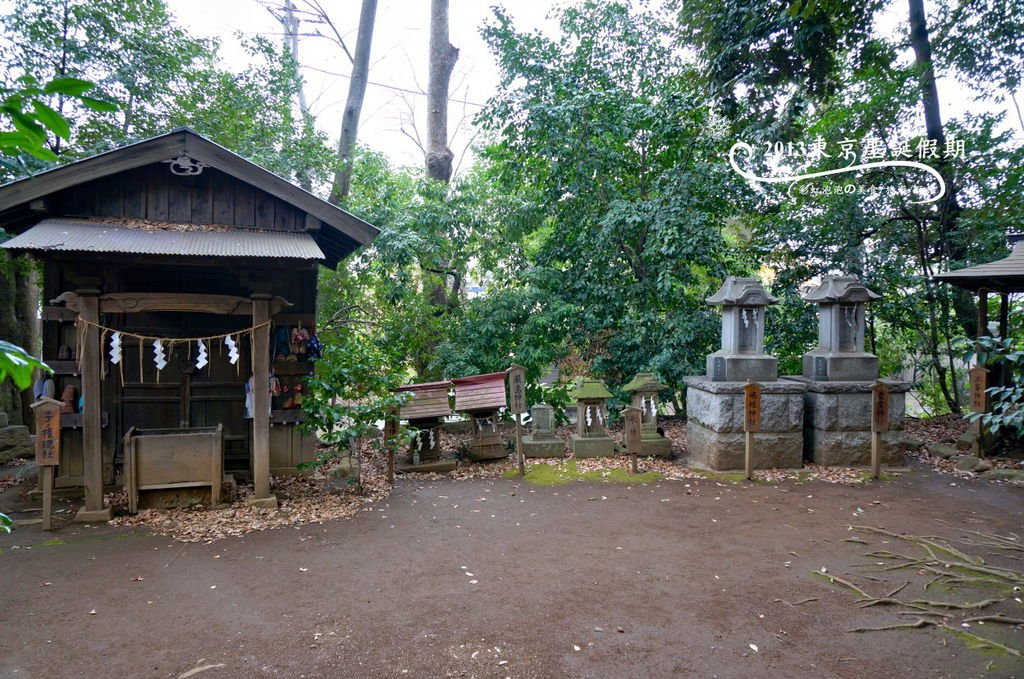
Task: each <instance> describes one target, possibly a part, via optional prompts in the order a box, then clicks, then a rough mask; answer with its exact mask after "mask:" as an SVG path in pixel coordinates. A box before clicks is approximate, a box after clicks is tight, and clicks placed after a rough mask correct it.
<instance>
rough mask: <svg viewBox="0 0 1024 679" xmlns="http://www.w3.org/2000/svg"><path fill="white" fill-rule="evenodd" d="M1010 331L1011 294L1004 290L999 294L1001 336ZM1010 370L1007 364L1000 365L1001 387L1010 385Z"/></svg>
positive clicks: (1006, 334)
mask: <svg viewBox="0 0 1024 679" xmlns="http://www.w3.org/2000/svg"><path fill="white" fill-rule="evenodd" d="M1009 333H1010V294H1009V293H1007V292H1004V293H1002V294H1000V295H999V337H1000V339H1006V338H1007V337H1008V336H1009ZM1009 375H1010V371H1009V370H1008V369H1007V366H1006V365H1005V364H1002V363H1001V364H1000V365H999V376H998V380H999V381H998V382H996V384H997V385H998V386H1000V387H1006V386H1009V383H1010V380H1009Z"/></svg>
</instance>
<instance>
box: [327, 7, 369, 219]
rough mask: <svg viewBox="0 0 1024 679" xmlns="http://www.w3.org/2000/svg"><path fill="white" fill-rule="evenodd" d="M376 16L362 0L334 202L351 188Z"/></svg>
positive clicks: (343, 122)
mask: <svg viewBox="0 0 1024 679" xmlns="http://www.w3.org/2000/svg"><path fill="white" fill-rule="evenodd" d="M376 18H377V0H363V6H362V9H361V10H360V12H359V35H358V37H357V38H356V53H355V55H354V56H353V58H352V80H351V81H350V82H349V86H348V99H347V100H346V101H345V111H344V113H343V114H342V117H341V138H340V139H339V140H338V162H339V165H340V167H339V168H338V171H337V172H336V173H335V174H334V185H333V186H332V187H331V196H330V201H331V202H332V203H334V204H336V205H340V204H341V203H344V202H345V200H346V199H347V198H348V194H349V191H350V190H351V188H352V163H353V158H354V155H355V148H356V139H357V135H358V132H359V114H360V113H361V112H362V110H363V97H364V96H365V95H366V82H367V79H368V77H369V73H370V45H371V43H372V41H373V24H374V21H376Z"/></svg>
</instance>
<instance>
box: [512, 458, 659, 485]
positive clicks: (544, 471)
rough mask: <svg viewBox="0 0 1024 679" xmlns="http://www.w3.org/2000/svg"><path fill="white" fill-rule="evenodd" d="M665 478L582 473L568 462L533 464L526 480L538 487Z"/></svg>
mask: <svg viewBox="0 0 1024 679" xmlns="http://www.w3.org/2000/svg"><path fill="white" fill-rule="evenodd" d="M518 477H519V473H518V472H517V471H516V470H514V469H511V470H509V471H507V472H505V478H507V479H514V478H518ZM662 478H664V477H663V475H662V474H659V473H658V472H644V473H642V474H631V473H630V472H629V470H628V469H625V468H623V467H615V468H613V469H593V470H591V471H586V472H581V471H580V468H579V466H578V465H577V464H576V460H566V461H565V462H559V463H558V464H532V465H528V466H527V467H526V476H525V477H524V480H525V481H527V482H528V483H532V484H534V485H537V486H561V485H564V484H567V483H573V482H575V481H604V482H610V483H652V482H654V481H660V480H661V479H662Z"/></svg>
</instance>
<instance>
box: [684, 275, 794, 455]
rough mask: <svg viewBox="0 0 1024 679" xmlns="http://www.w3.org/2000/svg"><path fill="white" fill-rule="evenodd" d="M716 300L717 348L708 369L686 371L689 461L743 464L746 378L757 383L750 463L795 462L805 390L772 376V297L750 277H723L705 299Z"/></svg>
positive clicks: (775, 364) (774, 362) (775, 374)
mask: <svg viewBox="0 0 1024 679" xmlns="http://www.w3.org/2000/svg"><path fill="white" fill-rule="evenodd" d="M706 301H707V303H708V304H713V305H720V306H722V348H721V349H719V350H718V351H716V352H715V353H713V354H710V355H709V356H708V358H707V375H703V376H694V377H687V378H685V380H684V381H685V382H686V385H687V390H686V412H687V420H686V436H687V448H688V449H689V451H690V464H691V465H692V466H694V467H698V468H704V469H713V470H716V471H720V470H725V469H742V468H743V460H744V452H745V441H744V439H745V437H744V432H743V423H744V392H743V388H744V386H745V385H746V382H747V380H748V379H749V380H754V381H756V382H759V383H761V399H762V400H761V404H762V405H761V407H762V410H761V429H760V431H758V432H757V433H756V434H754V446H753V451H752V465H753V467H754V468H755V469H770V468H774V467H779V468H794V467H800V466H801V465H802V461H803V409H804V401H803V394H804V391H805V390H806V387H805V386H804V385H803V384H800V383H798V382H789V381H784V380H783V381H780V380H779V379H778V361H777V359H776V358H775V357H774V356H768V355H767V354H765V353H764V318H765V314H764V312H765V307H766V306H768V305H769V304H775V303H776V302H777V301H778V300H776V299H775V298H774V297H772V296H771V295H769V294H768V293H767V291H765V289H764V287H763V286H762V285H761V282H760V281H759V280H758V279H756V278H737V277H735V276H729V277H728V278H726V280H725V283H724V284H723V285H722V288H721V289H720V290H719V291H718V292H716V293H715V294H714V295H712V296H711V297H709V298H708V299H707V300H706Z"/></svg>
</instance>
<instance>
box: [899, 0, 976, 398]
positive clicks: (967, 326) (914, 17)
mask: <svg viewBox="0 0 1024 679" xmlns="http://www.w3.org/2000/svg"><path fill="white" fill-rule="evenodd" d="M909 8H910V44H911V47H913V49H914V63H915V65H916V66H917V70H918V86H919V87H920V90H921V105H922V107H923V109H924V124H925V131H926V134H927V135H928V139H930V140H932V141H934V142H936V146H937V151H938V154H939V158H938V159H936V161H935V169H936V170H937V171H938V172H939V174H940V175H942V179H943V180H944V181H945V182H946V195H945V196H943V198H942V199H941V203H940V204H939V214H938V227H939V228H938V242H937V243H936V244H935V249H936V250H937V252H935V254H934V261H935V262H936V263H940V262H942V263H944V264H945V267H947V268H948V267H949V265H950V264H952V263H956V262H963V261H964V260H965V259H966V258H967V245H966V244H965V243H963V239H960V238H957V237H956V230H957V222H958V219H959V216H960V203H959V202H958V200H957V186H956V183H955V181H954V177H953V173H952V170H951V168H950V166H949V163H948V160H947V159H946V157H945V146H946V134H945V131H944V130H943V127H942V114H941V111H940V108H939V91H938V87H937V86H936V84H935V66H934V62H933V61H932V46H931V39H930V37H929V35H928V24H927V17H926V15H925V10H924V0H909ZM924 270H925V273H926V275H927V273H928V271H927V267H925V269H924ZM950 296H951V297H952V301H953V308H954V309H955V316H956V319H957V321H958V324H959V325H960V326H961V327H962V328H963V330H964V332H965V333H966V334H967V336H968V337H971V336H974V335H975V334H976V332H977V328H976V321H975V317H974V307H973V304H972V303H971V300H970V296H969V295H968V294H967V293H965V292H963V291H961V290H959V289H957V290H953V291H951V295H950ZM936 313H939V310H938V309H937V308H936V307H935V305H934V304H932V305H931V314H932V315H934V314H936ZM932 323H933V324H934V323H935V319H932ZM933 342H934V343H935V345H936V346H935V347H934V348H935V351H936V354H935V355H934V356H933V360H934V362H935V365H936V368H937V370H938V372H939V373H940V374H939V379H940V380H942V381H943V382H944V380H945V376H944V375H943V374H942V372H943V371H941V370H939V369H938V366H939V365H940V361H939V357H938V355H937V352H938V351H939V347H938V346H937V345H938V338H937V337H936V338H933ZM950 367H951V368H952V367H953V366H952V363H951V364H950ZM950 379H951V380H953V381H954V382H955V380H956V374H955V371H953V373H952V374H951V375H950ZM957 391H958V390H957V389H956V385H955V384H954V385H953V393H952V394H951V393H950V392H949V390H948V389H946V386H945V384H943V395H944V396H945V397H946V401H947V405H948V406H949V408H950V410H951V411H952V412H954V413H959V412H960V405H959V403H957V402H956V401H957V393H956V392H957Z"/></svg>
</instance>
